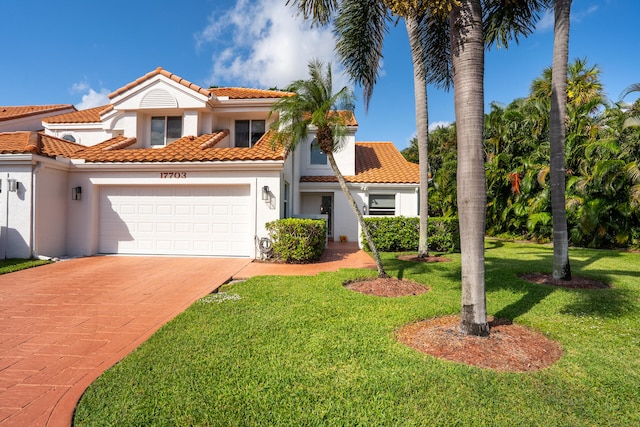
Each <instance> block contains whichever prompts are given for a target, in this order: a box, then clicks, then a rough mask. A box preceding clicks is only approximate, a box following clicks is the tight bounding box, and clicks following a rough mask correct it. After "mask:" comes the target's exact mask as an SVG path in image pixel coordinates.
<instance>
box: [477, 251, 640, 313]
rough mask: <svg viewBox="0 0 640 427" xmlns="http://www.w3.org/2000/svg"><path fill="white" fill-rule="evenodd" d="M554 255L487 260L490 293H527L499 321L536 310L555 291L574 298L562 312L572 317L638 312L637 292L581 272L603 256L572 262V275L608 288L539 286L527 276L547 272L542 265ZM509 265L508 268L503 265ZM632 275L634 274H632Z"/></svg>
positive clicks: (591, 273)
mask: <svg viewBox="0 0 640 427" xmlns="http://www.w3.org/2000/svg"><path fill="white" fill-rule="evenodd" d="M552 257H553V253H552V252H551V253H550V254H549V256H548V259H542V260H540V261H539V260H518V259H513V258H511V259H509V260H503V259H497V258H489V259H487V260H485V263H486V266H487V268H486V276H485V286H486V290H487V292H491V291H499V290H508V291H511V292H514V293H522V292H523V291H524V292H525V294H524V295H522V297H521V298H520V299H519V300H517V301H514V302H513V303H511V304H509V305H507V306H505V307H503V308H502V309H500V310H499V311H498V312H496V313H495V316H496V317H497V318H506V319H511V320H513V319H515V318H517V317H519V316H522V315H524V314H526V313H528V312H529V311H530V310H531V309H532V308H533V307H535V306H536V305H538V304H540V303H541V302H542V301H543V300H544V299H545V298H547V297H548V296H549V295H551V294H552V293H554V292H556V291H560V290H562V291H564V292H570V293H572V294H573V295H574V296H575V301H574V302H572V303H571V304H568V305H566V306H565V307H563V308H562V309H561V310H560V311H559V313H562V314H569V315H584V314H590V315H598V316H601V317H616V316H620V315H623V314H626V313H629V312H630V311H634V310H638V306H637V303H636V301H635V298H634V292H633V291H631V290H628V289H624V288H616V287H611V286H612V285H615V284H612V283H610V282H609V281H608V280H606V279H605V280H600V279H599V278H598V276H600V277H602V276H601V275H600V274H598V273H599V271H597V270H596V271H593V270H590V271H588V272H586V273H583V272H582V268H583V267H584V266H588V265H590V264H591V263H593V262H594V260H595V259H600V258H603V256H597V257H592V258H591V259H589V260H586V261H577V262H573V261H572V262H571V264H572V270H573V271H572V275H573V276H574V277H582V278H587V279H592V280H591V281H601V282H602V283H604V284H605V285H608V287H604V286H603V287H601V288H596V287H592V288H579V287H571V286H567V287H563V286H562V285H553V284H544V283H542V284H540V283H535V282H533V281H529V280H527V279H526V278H525V277H521V276H526V275H527V274H531V272H539V271H544V270H545V268H544V267H543V266H542V265H541V262H543V263H544V264H546V268H549V267H551V265H552ZM505 262H508V267H506V266H505V265H504V263H505ZM631 273H632V275H634V274H633V272H631Z"/></svg>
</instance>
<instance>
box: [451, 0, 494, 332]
mask: <svg viewBox="0 0 640 427" xmlns="http://www.w3.org/2000/svg"><path fill="white" fill-rule="evenodd" d="M450 32H451V65H452V70H453V90H454V104H455V115H456V129H457V134H458V174H457V181H458V216H459V221H460V249H461V252H462V312H461V315H460V332H461V333H463V334H465V335H478V336H486V335H489V323H488V321H487V307H486V297H485V280H484V234H485V216H486V184H485V173H484V153H483V126H484V89H483V86H484V38H483V28H482V5H481V2H480V0H461V1H460V2H459V5H456V6H453V8H452V10H451V14H450Z"/></svg>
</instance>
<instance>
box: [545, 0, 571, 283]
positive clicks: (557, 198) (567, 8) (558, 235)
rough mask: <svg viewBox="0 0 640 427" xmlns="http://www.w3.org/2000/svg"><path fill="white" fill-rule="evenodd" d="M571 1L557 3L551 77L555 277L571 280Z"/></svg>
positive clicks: (551, 178) (550, 127)
mask: <svg viewBox="0 0 640 427" xmlns="http://www.w3.org/2000/svg"><path fill="white" fill-rule="evenodd" d="M570 15H571V0H555V1H554V31H553V33H554V36H553V64H552V69H553V71H552V74H551V112H550V114H549V144H550V147H551V170H550V180H551V216H552V219H553V277H554V278H555V279H562V280H571V265H570V263H569V232H568V229H567V211H566V200H565V190H566V183H565V178H566V170H565V135H566V117H567V68H568V62H569V21H570Z"/></svg>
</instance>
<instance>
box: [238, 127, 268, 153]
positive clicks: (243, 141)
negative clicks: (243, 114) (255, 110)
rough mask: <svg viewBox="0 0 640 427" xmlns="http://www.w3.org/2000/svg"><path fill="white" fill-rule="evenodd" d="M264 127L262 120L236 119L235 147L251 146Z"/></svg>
mask: <svg viewBox="0 0 640 427" xmlns="http://www.w3.org/2000/svg"><path fill="white" fill-rule="evenodd" d="M265 129H266V123H265V121H264V120H236V147H253V145H254V144H255V143H256V142H258V140H259V139H260V138H262V135H264V133H265Z"/></svg>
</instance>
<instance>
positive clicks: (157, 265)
mask: <svg viewBox="0 0 640 427" xmlns="http://www.w3.org/2000/svg"><path fill="white" fill-rule="evenodd" d="M342 267H353V268H375V263H374V262H373V260H372V259H371V257H370V256H369V255H368V254H366V253H365V252H363V251H360V250H358V247H357V245H355V244H350V243H346V244H340V243H332V244H330V245H329V247H328V249H327V251H325V254H324V256H323V259H322V260H321V262H320V263H316V264H308V265H283V264H272V263H261V262H254V263H252V262H251V260H249V259H218V258H187V257H184V258H183V257H180V258H164V257H121V256H104V257H102V256H98V257H88V258H79V259H73V260H69V261H62V262H58V263H55V264H50V265H46V266H41V267H37V268H33V269H29V270H23V271H19V272H15V273H11V274H6V275H0V424H1V425H3V426H5V425H6V426H20V427H24V426H56V427H57V426H65V427H68V426H70V425H71V422H72V418H73V411H74V409H75V405H76V403H77V401H78V399H79V398H80V397H81V395H82V393H83V392H84V390H85V389H86V388H87V386H88V385H89V384H91V383H92V382H93V381H94V380H95V379H96V378H97V377H98V376H99V375H100V374H101V373H102V372H104V371H105V370H106V369H108V368H109V367H111V366H113V365H114V364H115V363H116V362H118V361H119V360H121V359H122V358H123V357H124V356H126V355H127V354H129V353H130V352H131V351H133V350H134V349H135V348H136V347H137V346H138V345H140V344H141V343H142V342H144V341H145V340H146V339H147V338H149V337H150V336H151V335H152V334H153V333H154V332H155V331H157V330H158V329H159V328H160V327H161V326H162V325H164V324H165V323H167V322H168V321H169V320H171V319H173V318H174V317H175V316H177V315H178V314H180V313H181V312H182V311H184V310H185V309H186V308H187V307H188V306H190V305H191V304H193V302H194V301H195V300H197V299H198V298H200V297H202V296H204V295H206V294H208V293H210V292H212V291H213V290H214V289H216V288H218V287H219V286H221V285H222V284H224V283H225V282H226V281H228V280H229V279H231V278H236V279H240V278H249V277H252V276H255V275H264V274H277V275H291V274H295V275H313V274H316V273H318V272H321V271H336V270H337V269H339V268H342Z"/></svg>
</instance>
